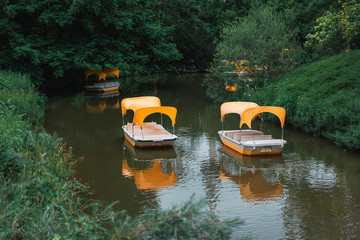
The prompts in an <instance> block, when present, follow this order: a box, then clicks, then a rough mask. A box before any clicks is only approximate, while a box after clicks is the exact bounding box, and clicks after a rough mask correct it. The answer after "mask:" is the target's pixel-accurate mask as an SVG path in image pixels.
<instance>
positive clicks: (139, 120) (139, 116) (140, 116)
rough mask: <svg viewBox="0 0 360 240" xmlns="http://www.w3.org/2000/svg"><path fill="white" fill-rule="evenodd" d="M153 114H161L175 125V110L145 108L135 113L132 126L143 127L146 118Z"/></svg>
mask: <svg viewBox="0 0 360 240" xmlns="http://www.w3.org/2000/svg"><path fill="white" fill-rule="evenodd" d="M153 113H161V114H165V115H167V116H169V117H170V119H171V123H172V125H173V126H174V125H175V119H176V114H177V109H176V108H174V107H145V108H139V109H137V110H136V111H135V114H134V121H133V125H135V124H139V125H140V127H142V126H143V122H144V120H145V118H146V117H147V116H149V115H150V114H153Z"/></svg>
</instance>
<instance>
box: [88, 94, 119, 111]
mask: <svg viewBox="0 0 360 240" xmlns="http://www.w3.org/2000/svg"><path fill="white" fill-rule="evenodd" d="M85 96H89V97H91V98H89V101H87V102H86V112H88V113H93V114H100V113H103V112H104V111H105V110H118V111H120V100H119V96H120V93H119V91H112V92H102V93H98V92H87V93H86V94H85Z"/></svg>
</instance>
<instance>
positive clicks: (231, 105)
mask: <svg viewBox="0 0 360 240" xmlns="http://www.w3.org/2000/svg"><path fill="white" fill-rule="evenodd" d="M253 107H259V105H258V104H256V103H253V102H226V103H223V104H222V105H221V108H220V110H221V121H223V120H224V117H225V115H226V114H229V113H237V114H239V115H240V116H241V118H242V114H243V112H244V111H245V110H246V109H248V108H253Z"/></svg>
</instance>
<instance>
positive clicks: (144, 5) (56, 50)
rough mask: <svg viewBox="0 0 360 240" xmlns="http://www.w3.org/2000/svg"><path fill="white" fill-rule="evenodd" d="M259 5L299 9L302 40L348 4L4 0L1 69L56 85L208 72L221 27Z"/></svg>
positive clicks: (312, 0) (323, 0)
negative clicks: (105, 72) (97, 72)
mask: <svg viewBox="0 0 360 240" xmlns="http://www.w3.org/2000/svg"><path fill="white" fill-rule="evenodd" d="M256 4H267V5H269V6H271V7H273V8H274V9H275V10H276V11H284V10H288V9H292V10H293V12H294V14H295V15H296V17H297V24H298V25H299V27H300V31H299V41H300V42H301V41H302V42H304V41H305V37H306V34H307V33H308V32H309V31H310V30H309V29H311V28H312V27H313V26H314V24H315V20H316V19H317V17H319V16H320V15H321V14H322V13H323V12H324V11H325V10H326V9H329V8H331V7H333V8H336V7H339V6H340V5H341V4H340V5H339V3H338V2H334V1H331V0H309V1H300V0H291V1H287V0H276V1H275V0H262V1H250V0H226V1H224V0H205V1H204V0H186V1H185V0H154V1H146V0H133V1H129V0H78V1H72V0H61V1H60V0H43V1H29V0H19V1H10V0H3V1H1V3H0V6H1V12H0V52H1V55H0V68H3V69H10V70H13V71H17V72H22V73H27V74H29V75H30V76H31V77H32V78H33V79H35V80H36V82H37V83H39V84H44V83H45V84H46V85H48V86H51V85H53V84H55V83H58V82H59V79H68V78H75V77H76V78H81V79H83V71H84V70H87V69H102V68H104V67H109V68H118V69H119V70H120V73H121V75H134V74H146V73H155V72H168V71H175V70H205V69H207V68H208V67H209V63H210V62H211V61H212V58H213V55H214V52H215V48H216V41H217V39H218V37H219V33H220V32H221V29H222V28H223V27H224V26H226V25H228V24H229V23H230V22H232V21H234V20H236V19H239V18H241V17H244V16H247V15H248V14H249V11H250V9H251V8H254V6H256ZM80 74H81V75H80Z"/></svg>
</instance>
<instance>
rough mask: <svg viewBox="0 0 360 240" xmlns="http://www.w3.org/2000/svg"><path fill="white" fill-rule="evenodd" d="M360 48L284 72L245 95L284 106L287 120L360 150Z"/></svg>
mask: <svg viewBox="0 0 360 240" xmlns="http://www.w3.org/2000/svg"><path fill="white" fill-rule="evenodd" d="M359 75H360V50H356V51H352V52H350V53H342V54H340V55H336V56H333V57H330V58H327V59H324V60H321V61H317V62H314V63H312V64H308V65H304V66H301V67H298V68H296V69H294V70H292V71H290V72H288V73H286V74H284V75H281V76H279V77H277V78H276V79H274V80H273V82H270V83H268V84H266V85H265V86H264V87H263V88H260V89H257V90H256V91H251V90H248V91H247V92H246V94H245V95H244V96H243V98H242V99H247V100H252V101H255V102H257V103H259V104H260V105H274V106H281V107H284V108H285V109H286V111H287V113H286V124H287V125H288V126H293V127H296V128H300V129H302V130H304V131H306V132H309V133H314V134H316V135H320V136H324V137H327V138H329V139H332V140H334V141H335V142H336V144H338V145H339V146H342V147H346V148H349V149H352V150H360V125H359V123H360V115H359V113H360V78H359Z"/></svg>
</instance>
